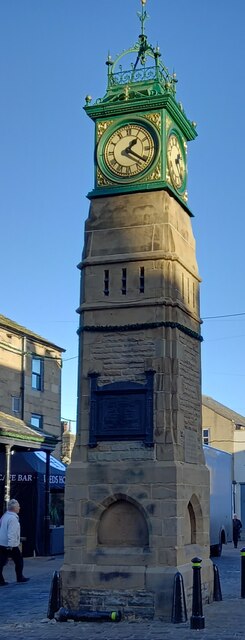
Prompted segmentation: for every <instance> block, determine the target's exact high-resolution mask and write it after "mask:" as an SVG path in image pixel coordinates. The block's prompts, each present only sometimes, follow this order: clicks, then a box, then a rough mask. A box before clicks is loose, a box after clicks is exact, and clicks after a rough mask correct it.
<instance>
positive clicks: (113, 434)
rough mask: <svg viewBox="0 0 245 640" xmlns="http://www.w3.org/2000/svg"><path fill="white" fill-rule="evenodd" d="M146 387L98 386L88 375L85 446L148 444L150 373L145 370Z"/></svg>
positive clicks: (150, 429) (93, 376)
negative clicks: (121, 442) (128, 442)
mask: <svg viewBox="0 0 245 640" xmlns="http://www.w3.org/2000/svg"><path fill="white" fill-rule="evenodd" d="M145 375H146V384H138V383H135V382H117V383H116V382H115V383H112V384H109V385H104V386H98V384H97V379H98V374H90V379H91V404H90V434H89V445H90V446H91V447H94V446H96V444H97V442H98V440H99V441H100V440H143V441H144V442H145V444H147V445H148V446H151V445H152V437H153V435H152V434H153V379H154V371H146V372H145Z"/></svg>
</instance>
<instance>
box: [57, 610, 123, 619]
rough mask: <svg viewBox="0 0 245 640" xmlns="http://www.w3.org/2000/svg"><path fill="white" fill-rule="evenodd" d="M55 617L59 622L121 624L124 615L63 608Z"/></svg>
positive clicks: (115, 612)
mask: <svg viewBox="0 0 245 640" xmlns="http://www.w3.org/2000/svg"><path fill="white" fill-rule="evenodd" d="M54 617H55V620H57V622H67V620H74V621H75V622H82V621H84V622H120V620H121V618H122V614H121V611H82V610H81V611H79V610H78V611H75V610H74V609H66V608H65V607H61V608H60V609H59V611H56V613H55V616H54Z"/></svg>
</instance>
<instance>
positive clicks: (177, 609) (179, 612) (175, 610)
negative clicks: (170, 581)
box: [171, 571, 187, 624]
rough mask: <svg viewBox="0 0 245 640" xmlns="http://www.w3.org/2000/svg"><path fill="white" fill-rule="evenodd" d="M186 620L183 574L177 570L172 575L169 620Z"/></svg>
mask: <svg viewBox="0 0 245 640" xmlns="http://www.w3.org/2000/svg"><path fill="white" fill-rule="evenodd" d="M186 621H187V609H186V601H185V589H184V582H183V576H182V575H181V573H180V572H179V571H178V572H177V573H176V574H175V576H174V590H173V604H172V617H171V622H173V623H174V624H178V623H179V622H186Z"/></svg>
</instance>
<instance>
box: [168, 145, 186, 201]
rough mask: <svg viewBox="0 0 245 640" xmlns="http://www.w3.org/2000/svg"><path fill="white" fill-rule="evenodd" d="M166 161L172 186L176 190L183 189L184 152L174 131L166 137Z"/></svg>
mask: <svg viewBox="0 0 245 640" xmlns="http://www.w3.org/2000/svg"><path fill="white" fill-rule="evenodd" d="M167 162H168V170H169V174H170V179H171V182H172V184H173V186H174V187H175V189H177V190H178V191H183V189H184V188H185V183H186V162H185V153H184V149H183V146H182V144H181V142H180V140H179V138H178V137H177V135H176V134H174V133H171V135H170V136H169V139H168V144H167Z"/></svg>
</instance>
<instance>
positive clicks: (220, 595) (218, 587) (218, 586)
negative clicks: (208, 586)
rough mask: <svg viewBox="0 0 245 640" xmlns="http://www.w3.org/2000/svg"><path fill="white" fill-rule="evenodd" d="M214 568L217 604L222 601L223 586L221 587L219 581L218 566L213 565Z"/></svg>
mask: <svg viewBox="0 0 245 640" xmlns="http://www.w3.org/2000/svg"><path fill="white" fill-rule="evenodd" d="M213 568H214V595H213V598H214V601H215V602H220V600H222V592H221V586H220V579H219V569H218V567H217V564H213Z"/></svg>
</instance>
